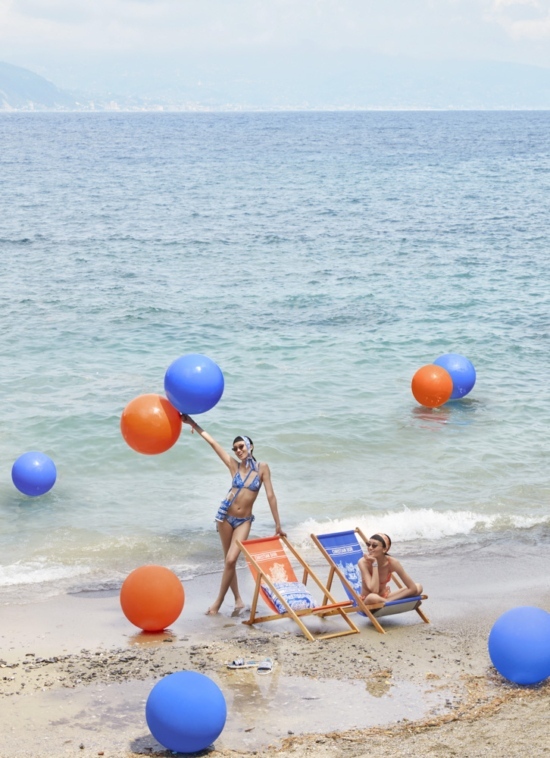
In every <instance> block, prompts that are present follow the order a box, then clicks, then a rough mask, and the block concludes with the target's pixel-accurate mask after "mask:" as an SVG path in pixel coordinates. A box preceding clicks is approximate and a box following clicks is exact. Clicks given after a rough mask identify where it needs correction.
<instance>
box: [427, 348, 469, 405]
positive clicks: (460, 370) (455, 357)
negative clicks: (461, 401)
mask: <svg viewBox="0 0 550 758" xmlns="http://www.w3.org/2000/svg"><path fill="white" fill-rule="evenodd" d="M434 363H435V365H436V366H441V368H444V369H445V370H446V371H448V372H449V374H450V375H451V379H452V380H453V392H452V394H451V398H450V399H451V400H457V399H458V398H460V397H464V396H465V395H467V394H468V392H470V391H471V390H472V388H473V386H474V384H475V383H476V370H475V368H474V365H473V363H472V362H471V361H470V360H468V358H466V357H465V356H464V355H459V354H458V353H445V355H440V356H439V358H437V359H436V360H435V361H434Z"/></svg>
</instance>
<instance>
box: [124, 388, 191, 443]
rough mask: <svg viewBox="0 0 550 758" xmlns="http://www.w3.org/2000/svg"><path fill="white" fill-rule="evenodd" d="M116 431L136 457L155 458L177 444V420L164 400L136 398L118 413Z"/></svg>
mask: <svg viewBox="0 0 550 758" xmlns="http://www.w3.org/2000/svg"><path fill="white" fill-rule="evenodd" d="M120 431H121V432H122V436H123V437H124V439H125V440H126V442H127V443H128V444H129V445H130V447H131V448H133V449H134V450H137V452H138V453H143V454H144V455H158V453H164V452H165V451H166V450H168V449H169V448H171V447H172V445H175V443H176V442H177V441H178V437H179V436H180V432H181V417H180V414H179V411H178V410H176V408H174V406H173V405H172V404H171V403H170V402H169V401H168V400H167V399H166V398H165V397H162V396H161V395H140V396H139V397H136V398H134V400H131V401H130V402H129V403H128V405H127V406H126V408H125V409H124V410H123V411H122V416H121V418H120Z"/></svg>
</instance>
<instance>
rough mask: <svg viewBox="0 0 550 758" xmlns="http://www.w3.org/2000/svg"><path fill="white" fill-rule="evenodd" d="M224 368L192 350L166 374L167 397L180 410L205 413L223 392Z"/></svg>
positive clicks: (172, 365) (170, 367) (178, 360)
mask: <svg viewBox="0 0 550 758" xmlns="http://www.w3.org/2000/svg"><path fill="white" fill-rule="evenodd" d="M223 387H224V379H223V374H222V372H221V369H220V367H219V366H218V365H217V364H216V363H214V361H213V360H211V359H210V358H208V356H206V355H200V353H189V354H188V355H182V356H181V358H177V359H176V360H175V361H174V362H173V363H171V364H170V366H169V367H168V369H167V371H166V374H165V375H164V391H165V392H166V397H167V398H168V400H169V401H170V402H171V403H172V405H173V406H175V407H176V408H177V409H178V411H179V412H180V413H189V414H190V415H192V414H194V413H205V411H209V410H210V409H211V408H213V407H214V406H215V405H216V403H217V402H218V400H219V399H220V398H221V396H222V394H223Z"/></svg>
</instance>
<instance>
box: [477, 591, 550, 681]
mask: <svg viewBox="0 0 550 758" xmlns="http://www.w3.org/2000/svg"><path fill="white" fill-rule="evenodd" d="M488 645H489V656H490V657H491V661H492V663H493V666H494V667H495V668H496V670H497V671H498V672H499V673H500V674H502V676H503V677H505V678H506V679H509V680H510V681H511V682H515V683H516V684H538V683H539V682H543V681H544V680H545V679H547V678H548V677H549V676H550V613H548V612H547V611H544V610H543V609H542V608H535V607H533V606H528V605H527V606H520V607H518V608H512V609H511V610H509V611H506V613H503V614H502V616H500V617H499V618H498V619H497V620H496V621H495V623H494V625H493V628H492V629H491V633H490V634H489V643H488Z"/></svg>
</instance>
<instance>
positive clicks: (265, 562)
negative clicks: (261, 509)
mask: <svg viewBox="0 0 550 758" xmlns="http://www.w3.org/2000/svg"><path fill="white" fill-rule="evenodd" d="M237 544H238V545H239V547H240V549H241V551H242V552H243V553H244V555H245V557H246V562H247V564H248V567H249V569H250V571H251V573H252V576H253V577H254V580H255V587H254V597H253V599H252V605H251V608H250V618H249V619H247V620H246V621H243V624H260V623H263V622H264V621H274V620H275V619H292V620H293V621H295V622H296V624H298V626H299V627H300V629H301V630H302V632H303V633H304V635H305V636H306V637H307V639H308V640H310V641H312V642H313V641H314V640H326V639H329V638H331V637H342V636H344V635H346V634H357V633H358V632H359V629H358V628H357V627H356V626H355V624H354V623H353V622H352V621H351V619H350V618H349V617H348V615H347V613H346V612H345V610H344V609H345V608H346V607H347V606H349V607H351V605H352V602H351V601H350V600H347V601H343V602H337V601H336V600H335V599H334V598H333V597H332V595H331V594H330V590H329V589H328V587H325V586H324V585H323V583H322V582H321V580H320V579H319V578H318V577H317V576H316V574H315V573H314V572H313V571H312V570H311V569H310V568H309V566H308V565H307V563H306V562H305V560H304V559H303V558H302V556H301V555H300V554H299V553H298V551H297V550H296V549H295V548H294V547H293V546H292V545H291V544H290V542H289V541H288V540H287V538H286V537H279V536H274V537H264V538H262V539H255V540H245V541H243V542H240V541H238V542H237ZM285 548H286V549H285ZM287 551H288V553H290V554H291V555H292V556H293V557H294V558H295V559H296V561H297V562H298V563H299V564H300V565H301V567H302V568H303V570H304V574H303V580H302V583H301V584H300V583H299V582H298V580H297V579H296V574H295V573H294V569H293V568H292V564H291V563H290V560H289V557H288V553H287ZM309 577H311V579H312V580H313V582H314V583H315V584H316V585H317V587H318V589H319V590H320V591H321V592H322V593H323V602H322V604H321V605H319V604H318V603H317V602H316V601H315V600H314V598H313V597H312V595H311V594H310V593H309V591H308V588H307V587H306V586H305V585H306V584H307V580H308V578H309ZM260 597H261V598H262V600H263V601H264V603H265V604H266V605H267V607H268V608H269V609H270V610H271V611H273V613H271V614H270V615H269V616H258V615H257V613H256V610H257V606H258V600H259V598H260ZM312 615H313V616H320V617H325V616H335V615H338V616H341V617H342V619H344V621H345V624H346V627H347V628H346V629H344V630H343V631H336V632H334V631H333V632H328V633H324V634H322V633H318V634H313V633H312V632H311V631H310V630H309V629H308V628H307V626H306V625H305V624H304V622H303V621H302V617H304V616H312Z"/></svg>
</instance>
